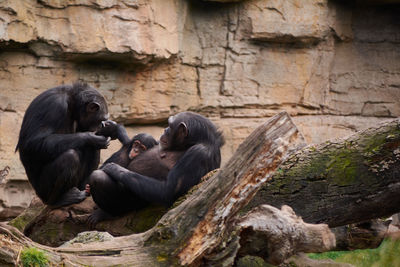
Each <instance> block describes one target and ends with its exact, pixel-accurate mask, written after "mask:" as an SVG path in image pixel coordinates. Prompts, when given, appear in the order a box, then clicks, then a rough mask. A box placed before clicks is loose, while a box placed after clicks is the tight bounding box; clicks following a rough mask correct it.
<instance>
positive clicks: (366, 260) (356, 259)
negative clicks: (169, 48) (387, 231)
mask: <svg viewBox="0 0 400 267" xmlns="http://www.w3.org/2000/svg"><path fill="white" fill-rule="evenodd" d="M308 256H309V257H310V258H312V259H332V260H334V261H336V262H344V263H350V264H353V265H354V266H357V267H386V266H387V267H400V240H391V239H386V240H384V241H383V242H382V244H381V245H380V246H379V247H378V248H376V249H363V250H354V251H329V252H325V253H311V254H308Z"/></svg>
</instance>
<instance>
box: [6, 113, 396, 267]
mask: <svg viewBox="0 0 400 267" xmlns="http://www.w3.org/2000/svg"><path fill="white" fill-rule="evenodd" d="M398 123H399V122H398V121H397V120H396V121H394V122H392V123H390V124H387V125H386V126H381V127H380V128H378V129H375V130H369V131H365V132H362V133H361V134H360V135H358V136H357V135H356V136H355V137H353V138H351V139H348V140H344V141H342V142H330V143H327V144H323V145H320V146H311V147H307V148H304V149H303V150H302V151H299V152H297V153H295V154H293V151H294V150H295V149H296V148H298V147H299V145H301V144H303V138H302V137H301V135H300V134H299V132H298V131H297V129H296V127H295V126H294V124H293V123H292V121H291V119H290V118H289V116H288V115H287V114H286V113H281V114H278V115H276V116H275V117H273V118H271V119H270V120H269V121H267V122H266V123H265V124H264V125H262V126H260V127H259V128H258V129H256V130H255V131H254V132H253V133H252V134H251V135H250V136H249V137H248V138H247V139H246V140H245V142H244V143H243V144H242V145H241V146H240V147H239V149H238V151H237V152H236V153H235V155H234V156H233V157H232V158H231V160H230V161H229V162H228V163H227V164H226V166H225V167H224V168H223V169H221V170H220V171H218V172H217V173H215V174H214V175H213V176H212V177H211V178H209V179H208V180H206V181H205V182H204V183H202V184H201V186H199V187H198V188H197V190H194V191H192V192H191V194H189V195H188V196H187V198H186V200H185V201H184V202H183V203H181V204H180V205H178V206H177V207H176V208H174V209H172V210H170V211H169V212H168V213H167V214H166V215H165V216H163V218H162V219H161V220H160V221H159V222H158V223H157V225H156V226H155V227H153V228H152V229H150V230H149V231H147V232H145V233H142V234H135V235H130V236H125V237H118V238H114V239H112V240H111V241H106V242H103V243H101V244H99V243H97V242H95V243H90V244H78V245H72V246H69V247H63V248H49V247H44V246H41V245H39V244H36V243H33V242H31V241H29V240H28V239H26V238H24V237H23V236H21V234H19V233H17V232H15V230H10V229H11V228H10V227H8V226H7V227H6V226H2V227H0V233H1V232H2V233H7V236H8V238H10V237H12V238H14V241H13V242H15V243H16V245H15V246H14V247H16V248H18V244H29V245H33V246H36V247H39V248H42V249H44V250H46V251H47V252H48V254H49V257H50V258H51V260H52V261H53V262H55V263H61V262H62V263H65V264H67V265H72V266H80V265H94V266H109V265H117V264H121V265H133V266H171V265H203V264H204V265H205V264H208V265H212V266H218V265H222V264H223V265H229V264H233V262H234V260H235V258H236V257H237V255H243V254H253V255H259V256H262V257H264V258H265V259H267V260H268V261H269V262H272V263H278V262H280V261H282V260H283V259H285V258H287V257H289V256H290V255H292V254H293V253H296V252H298V251H306V252H309V251H323V250H328V249H332V248H333V247H334V245H335V238H334V236H333V235H332V233H331V232H330V231H329V229H328V228H327V226H326V225H309V224H305V223H303V221H302V220H301V219H300V218H298V217H296V216H295V215H294V213H293V212H292V211H291V209H289V208H283V209H282V210H281V211H279V210H277V209H274V208H272V207H268V206H260V205H261V204H269V203H274V204H275V205H280V204H284V203H288V204H289V205H292V206H294V207H295V211H296V212H299V213H300V214H301V215H302V216H304V217H305V218H307V219H308V220H309V221H311V222H315V221H324V222H329V223H330V224H331V225H340V224H345V223H350V222H357V221H360V220H363V219H367V218H372V217H374V216H377V215H382V214H388V213H394V212H396V211H398V210H399V209H398V208H395V207H393V205H392V204H391V203H387V202H380V205H381V206H379V205H378V201H385V200H386V199H387V197H385V193H384V191H387V194H388V195H389V196H390V197H391V201H392V202H396V201H397V202H398V201H399V197H397V198H395V194H393V191H395V190H397V188H398V183H396V179H397V176H396V174H397V171H396V170H393V168H396V167H397V164H398V163H397V155H398V145H399V144H400V141H399V140H400V139H399V136H400V132H399V127H398ZM368 140H370V141H368ZM373 140H377V141H373ZM340 148H342V149H340ZM339 151H341V152H339ZM291 154H293V155H292V156H291V157H290V158H289V159H288V160H287V161H286V163H285V164H284V165H283V166H282V167H281V168H280V169H279V170H278V172H277V174H276V175H275V176H274V177H273V174H274V173H275V171H276V169H277V168H278V166H279V165H280V164H281V162H282V161H284V160H285V159H286V156H287V155H291ZM313 157H314V159H313ZM353 160H354V162H353ZM365 160H367V162H364V161H365ZM380 162H383V163H385V165H382V166H378V167H377V166H376V165H377V163H380ZM307 163H308V165H307ZM320 163H321V164H320ZM358 164H364V165H362V166H358ZM296 166H308V167H296ZM313 167H316V168H313ZM301 171H303V172H304V174H302V173H301ZM291 172H294V173H296V175H295V176H294V177H296V179H293V180H289V181H286V180H285V179H289V178H290V177H291V176H289V175H288V174H289V173H291ZM285 175H286V176H285ZM285 177H289V178H285ZM397 180H398V179H397ZM312 181H315V182H316V184H315V185H313V183H312ZM269 185H270V186H269ZM262 186H263V187H262ZM268 186H269V187H268ZM261 187H262V189H263V190H262V191H259V189H260V188H261ZM310 188H313V189H315V191H310ZM346 188H353V190H352V191H350V190H349V189H348V190H347V191H346V190H345V189H346ZM393 188H394V189H393ZM288 189H290V190H291V192H290V190H288ZM268 190H271V193H270V194H267V193H268V192H267V193H266V191H268ZM302 190H305V191H306V193H305V194H304V193H303V192H302ZM335 190H338V191H339V193H338V192H336V191H335ZM343 190H344V191H343ZM374 190H375V191H374ZM310 192H312V193H313V194H315V195H309V194H310ZM342 192H347V194H345V195H344V196H345V201H344V202H341V204H340V205H347V207H342V206H340V207H338V204H337V203H338V202H340V201H341V194H342ZM317 193H318V194H320V195H316V194H317ZM280 194H282V195H283V196H284V197H281V195H280ZM352 194H357V197H353V196H352ZM254 196H256V198H254ZM301 196H302V197H301ZM285 198H287V201H286V199H285ZM252 199H253V200H252ZM359 199H360V200H361V202H360V201H359ZM250 200H252V202H251V203H250V204H248V202H249V201H250ZM364 202H366V203H367V204H368V203H369V204H371V206H370V207H368V209H367V207H366V204H364ZM397 202H396V203H397ZM255 203H256V204H255ZM304 203H306V204H304ZM360 203H361V204H360ZM372 204H374V205H372ZM397 204H398V203H397ZM245 205H247V209H249V207H256V206H257V208H256V209H254V210H252V211H250V212H249V213H248V214H247V215H243V214H242V212H243V210H244V209H243V208H244V206H245ZM307 205H309V207H310V208H309V209H307V208H305V207H306V206H307ZM383 206H389V207H391V208H382V207H383ZM397 206H398V205H397ZM299 207H303V208H302V209H301V208H299ZM307 207H308V206H307ZM367 210H368V212H369V213H370V214H372V215H368V216H366V215H365V214H366V211H367ZM382 210H384V212H383V211H382ZM325 213H326V214H325ZM241 215H243V216H241ZM307 215H308V217H307ZM355 215H356V216H358V218H357V217H356V216H355ZM313 218H314V219H313ZM320 218H321V219H320ZM338 218H339V219H338ZM338 220H340V223H336V224H335V223H332V222H336V221H338ZM293 230H294V231H293ZM12 231H14V233H12ZM253 241H254V242H253ZM10 242H11V241H10ZM257 242H258V244H262V245H260V246H254V244H255V243H257ZM239 244H240V246H239ZM264 245H265V247H264ZM239 248H240V250H239ZM0 252H3V253H2V254H7V253H8V254H12V255H14V256H13V257H15V258H16V257H17V256H16V255H17V254H18V249H14V250H12V249H11V250H7V251H5V250H4V249H3V250H2V249H0ZM1 258H2V256H1V253H0V259H1Z"/></svg>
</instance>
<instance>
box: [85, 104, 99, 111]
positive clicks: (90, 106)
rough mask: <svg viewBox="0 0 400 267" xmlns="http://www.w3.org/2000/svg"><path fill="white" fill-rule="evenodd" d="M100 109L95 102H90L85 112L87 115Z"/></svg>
mask: <svg viewBox="0 0 400 267" xmlns="http://www.w3.org/2000/svg"><path fill="white" fill-rule="evenodd" d="M99 109H100V104H99V103H97V102H90V103H89V104H87V106H86V111H87V112H89V113H93V112H97V111H99Z"/></svg>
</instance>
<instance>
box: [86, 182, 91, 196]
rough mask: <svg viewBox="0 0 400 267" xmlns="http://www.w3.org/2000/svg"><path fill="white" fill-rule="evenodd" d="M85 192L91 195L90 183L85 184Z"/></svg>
mask: <svg viewBox="0 0 400 267" xmlns="http://www.w3.org/2000/svg"><path fill="white" fill-rule="evenodd" d="M85 194H86V196H90V185H89V184H86V185H85Z"/></svg>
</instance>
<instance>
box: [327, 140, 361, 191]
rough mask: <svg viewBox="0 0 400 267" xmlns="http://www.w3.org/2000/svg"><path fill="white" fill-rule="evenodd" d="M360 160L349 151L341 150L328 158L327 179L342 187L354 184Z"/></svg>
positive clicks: (353, 152) (354, 153)
mask: <svg viewBox="0 0 400 267" xmlns="http://www.w3.org/2000/svg"><path fill="white" fill-rule="evenodd" d="M360 160H361V159H360V158H358V157H357V154H356V152H355V151H352V150H351V149H347V148H344V149H341V150H339V151H338V152H336V153H334V154H332V155H331V156H330V160H329V162H328V163H327V165H326V172H327V175H326V176H327V178H328V179H330V180H331V181H332V182H333V183H334V184H337V185H340V186H344V185H348V184H352V183H354V181H355V180H356V178H357V168H358V166H359V164H360Z"/></svg>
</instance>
